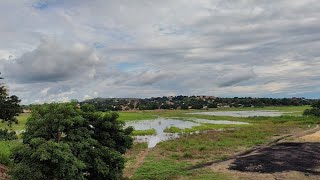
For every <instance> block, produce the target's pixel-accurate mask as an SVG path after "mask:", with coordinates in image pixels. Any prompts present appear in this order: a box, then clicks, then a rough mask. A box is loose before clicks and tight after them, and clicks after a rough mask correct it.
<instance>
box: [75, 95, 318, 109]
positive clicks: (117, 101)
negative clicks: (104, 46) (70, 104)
mask: <svg viewBox="0 0 320 180" xmlns="http://www.w3.org/2000/svg"><path fill="white" fill-rule="evenodd" d="M315 101H316V100H314V99H305V98H252V97H234V98H222V97H213V96H182V95H180V96H164V97H153V98H144V99H138V98H95V99H90V100H85V101H83V102H80V104H81V105H83V104H91V105H94V107H95V108H96V110H97V111H124V110H155V109H207V108H217V107H264V106H301V105H311V104H313V103H314V102H315Z"/></svg>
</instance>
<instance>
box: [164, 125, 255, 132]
mask: <svg viewBox="0 0 320 180" xmlns="http://www.w3.org/2000/svg"><path fill="white" fill-rule="evenodd" d="M244 126H250V125H236V124H202V125H200V126H193V127H192V128H186V129H180V128H178V127H174V126H173V127H170V128H166V129H165V130H164V132H167V133H191V132H196V131H207V130H224V129H234V128H238V127H244Z"/></svg>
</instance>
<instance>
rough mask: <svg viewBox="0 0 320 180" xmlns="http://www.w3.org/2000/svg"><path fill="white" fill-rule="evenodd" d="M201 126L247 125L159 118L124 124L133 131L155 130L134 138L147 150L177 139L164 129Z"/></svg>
mask: <svg viewBox="0 0 320 180" xmlns="http://www.w3.org/2000/svg"><path fill="white" fill-rule="evenodd" d="M201 124H249V123H245V122H237V121H226V120H208V119H189V120H177V119H165V118H159V119H156V120H144V121H130V122H127V123H126V126H133V127H134V129H135V130H148V129H155V130H156V133H157V134H156V135H146V136H135V141H137V142H147V143H148V147H149V148H153V147H155V146H156V144H158V143H159V142H161V141H166V140H170V139H176V138H179V134H178V133H165V132H163V131H164V130H165V129H166V128H170V127H177V128H180V129H186V128H192V127H194V126H200V125H201Z"/></svg>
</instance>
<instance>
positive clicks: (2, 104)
mask: <svg viewBox="0 0 320 180" xmlns="http://www.w3.org/2000/svg"><path fill="white" fill-rule="evenodd" d="M0 74H1V73H0ZM1 79H3V78H2V77H0V80H1ZM20 112H21V106H20V99H19V98H18V97H17V96H15V95H12V96H9V95H8V91H7V88H6V86H5V85H4V83H3V82H0V119H1V120H2V121H4V122H8V124H9V125H11V124H12V123H13V122H15V123H17V122H18V120H17V119H16V118H15V116H18V115H19V113H20Z"/></svg>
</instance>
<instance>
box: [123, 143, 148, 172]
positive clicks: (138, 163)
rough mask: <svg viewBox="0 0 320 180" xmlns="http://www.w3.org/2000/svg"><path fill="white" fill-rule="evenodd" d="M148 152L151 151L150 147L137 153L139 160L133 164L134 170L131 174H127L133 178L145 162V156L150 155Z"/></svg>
mask: <svg viewBox="0 0 320 180" xmlns="http://www.w3.org/2000/svg"><path fill="white" fill-rule="evenodd" d="M148 153H149V148H148V149H146V150H144V151H142V152H140V153H139V154H138V155H137V158H136V160H137V161H136V163H135V164H134V165H133V166H132V171H131V172H130V174H128V175H127V176H128V177H129V178H131V177H132V176H133V175H134V173H135V172H136V171H137V169H138V168H139V167H140V166H141V165H142V164H143V161H144V158H145V157H146V156H147V155H148Z"/></svg>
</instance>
